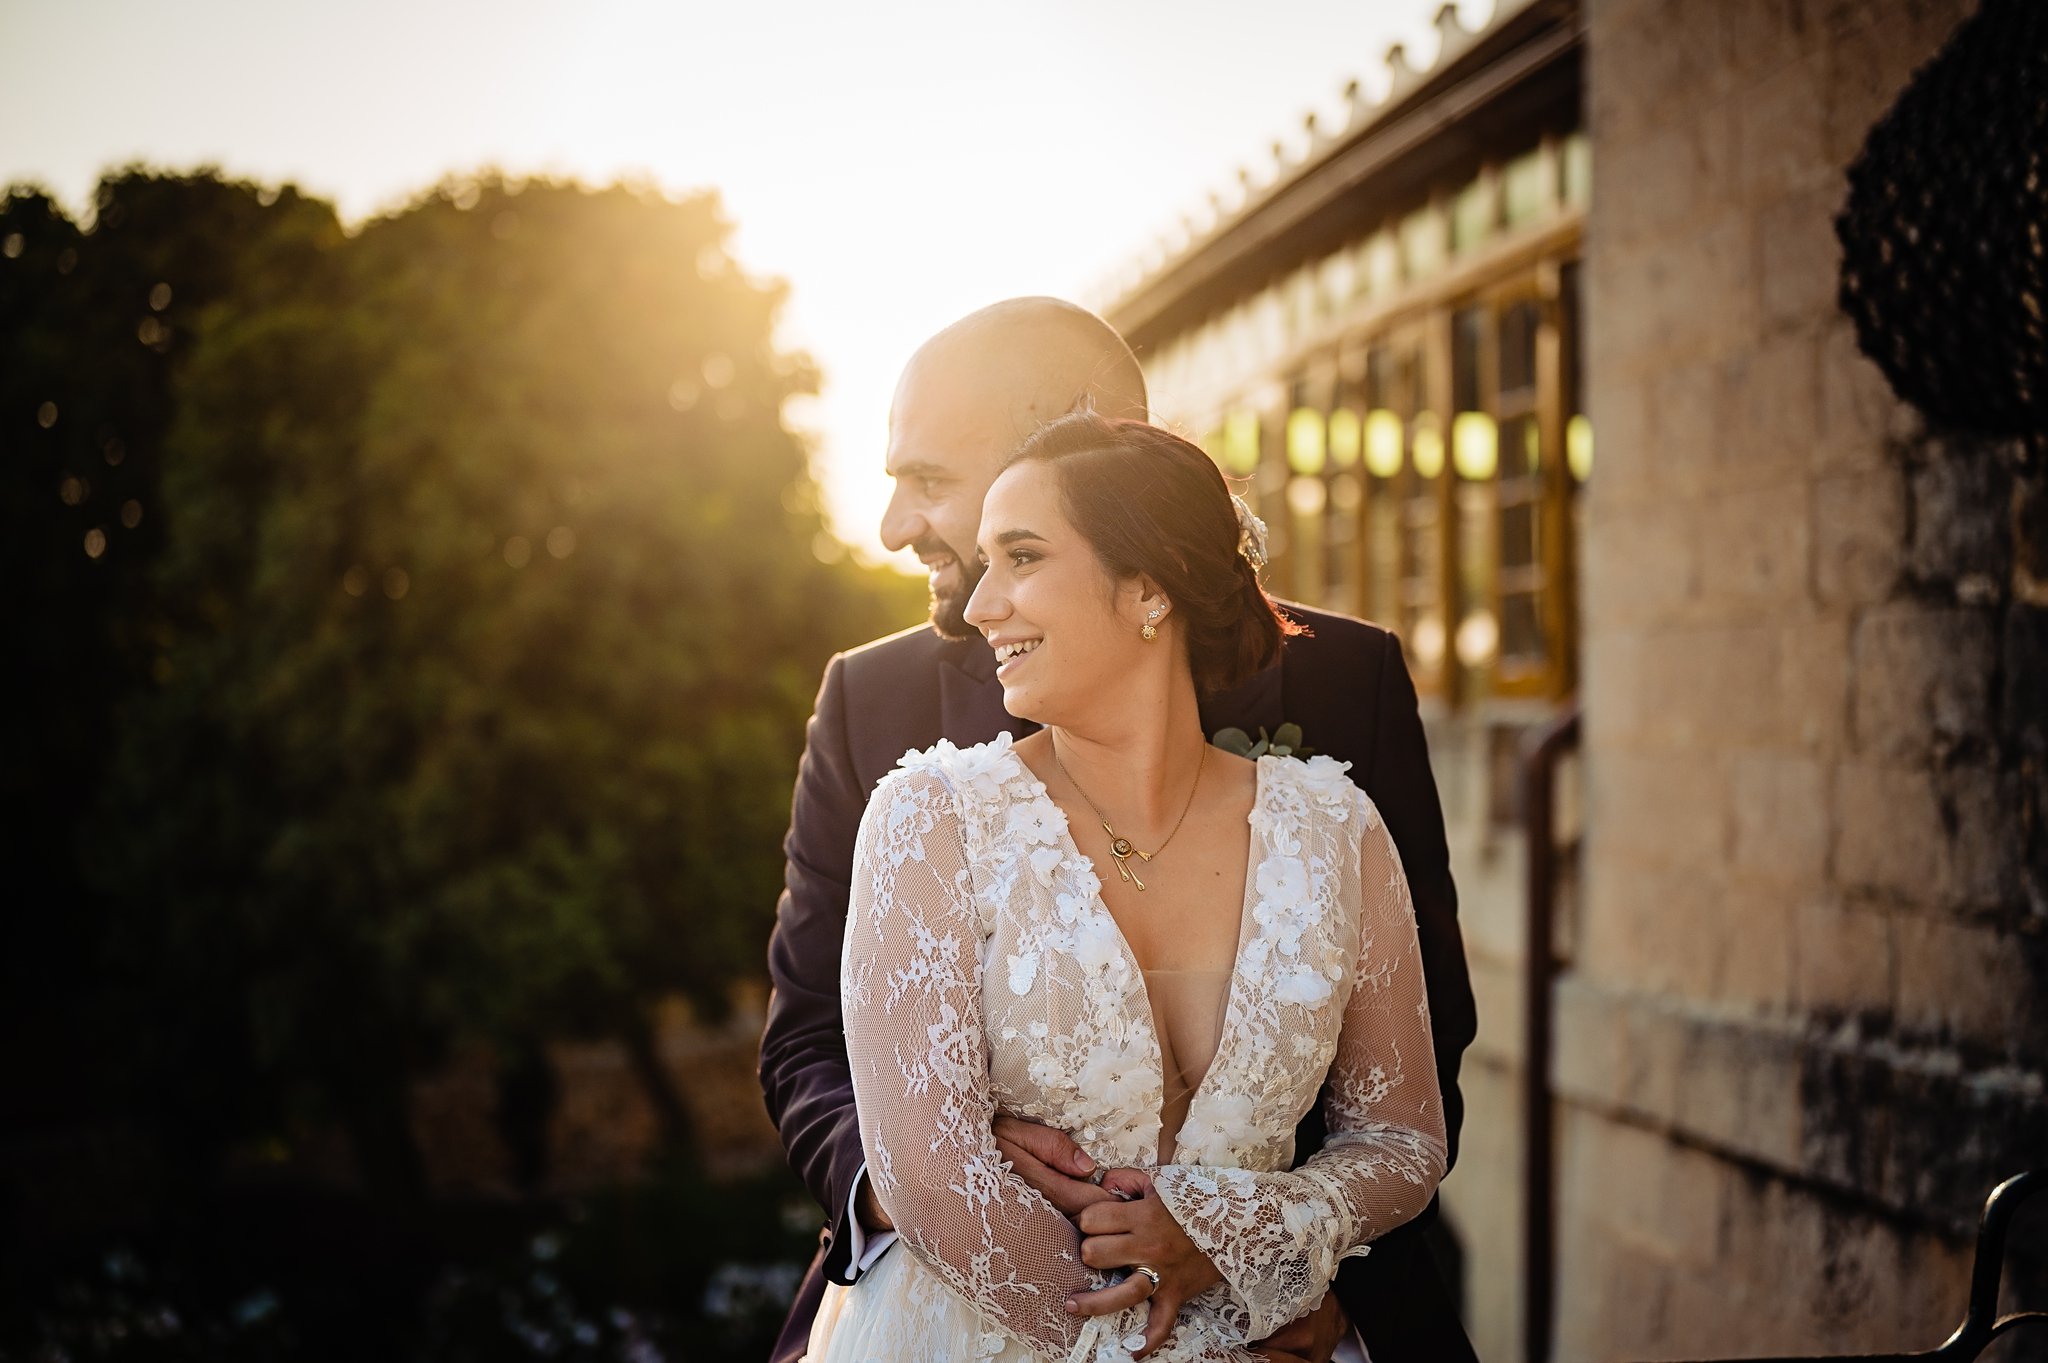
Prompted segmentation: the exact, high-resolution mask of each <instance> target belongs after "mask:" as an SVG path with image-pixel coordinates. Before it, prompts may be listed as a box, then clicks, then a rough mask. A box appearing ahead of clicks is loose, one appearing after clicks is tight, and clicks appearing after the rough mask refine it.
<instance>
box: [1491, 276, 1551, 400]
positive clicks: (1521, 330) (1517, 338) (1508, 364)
mask: <svg viewBox="0 0 2048 1363" xmlns="http://www.w3.org/2000/svg"><path fill="white" fill-rule="evenodd" d="M1541 316H1542V314H1541V313H1540V312H1539V311H1538V309H1537V306H1536V303H1535V302H1534V300H1524V301H1522V302H1520V303H1515V304H1511V305H1510V306H1509V307H1508V308H1507V309H1506V310H1504V311H1503V312H1502V313H1501V315H1500V392H1501V397H1502V398H1507V397H1509V396H1510V395H1522V394H1527V393H1530V392H1533V391H1534V390H1535V387H1536V326H1537V322H1538V320H1539V319H1540V318H1541Z"/></svg>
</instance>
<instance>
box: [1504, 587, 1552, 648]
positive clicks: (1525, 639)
mask: <svg viewBox="0 0 2048 1363" xmlns="http://www.w3.org/2000/svg"><path fill="white" fill-rule="evenodd" d="M1500 609H1501V640H1500V651H1501V656H1502V657H1503V658H1512V659H1514V660H1515V661H1517V662H1520V663H1540V662H1541V661H1542V660H1543V658H1544V655H1545V653H1546V652H1547V650H1546V649H1545V648H1544V646H1543V622H1542V619H1541V617H1540V616H1539V615H1538V614H1537V611H1536V598H1535V596H1534V595H1531V594H1527V593H1521V592H1518V593H1516V594H1515V595H1513V596H1504V597H1502V598H1501V603H1500Z"/></svg>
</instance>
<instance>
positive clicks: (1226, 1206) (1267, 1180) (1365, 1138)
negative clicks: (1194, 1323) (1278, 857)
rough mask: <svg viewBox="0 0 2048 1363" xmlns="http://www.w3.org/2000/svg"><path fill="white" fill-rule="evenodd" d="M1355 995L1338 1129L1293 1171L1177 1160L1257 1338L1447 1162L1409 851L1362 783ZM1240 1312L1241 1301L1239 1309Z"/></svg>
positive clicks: (1177, 1181)
mask: <svg viewBox="0 0 2048 1363" xmlns="http://www.w3.org/2000/svg"><path fill="white" fill-rule="evenodd" d="M1358 808H1359V810H1360V811H1361V813H1362V816H1363V822H1364V824H1365V827H1364V830H1363V835H1362V837H1361V839H1360V843H1359V861H1358V870H1359V875H1358V880H1357V882H1356V885H1357V893H1358V895H1359V897H1360V901H1361V902H1360V912H1359V918H1358V934H1357V938H1356V955H1355V958H1354V960H1353V969H1352V970H1351V972H1350V976H1351V981H1352V984H1351V993H1350V996H1349V998H1348V1000H1347V1001H1346V1002H1345V1004H1344V1015H1343V1022H1342V1026H1341V1030H1340V1032H1339V1035H1338V1038H1337V1045H1336V1052H1335V1055H1334V1057H1333V1059H1332V1062H1331V1066H1330V1071H1329V1077H1328V1080H1327V1082H1326V1084H1325V1086H1324V1089H1323V1093H1322V1105H1323V1113H1324V1116H1325V1118H1326V1120H1327V1121H1328V1124H1329V1138H1328V1140H1327V1141H1326V1143H1325V1144H1324V1146H1323V1148H1322V1149H1321V1150H1320V1151H1318V1152H1317V1153H1315V1154H1314V1155H1312V1156H1311V1157H1310V1158H1309V1159H1308V1160H1307V1161H1306V1162H1305V1163H1304V1164H1303V1165H1302V1166H1301V1167H1300V1168H1298V1169H1295V1170H1293V1171H1290V1172H1277V1173H1255V1172H1252V1171H1249V1170H1244V1169H1229V1168H1219V1167H1215V1166H1210V1165H1168V1166H1165V1167H1164V1168H1162V1169H1161V1170H1160V1171H1159V1173H1158V1175H1157V1176H1156V1178H1155V1184H1156V1186H1157V1188H1158V1190H1159V1193H1160V1196H1161V1197H1162V1198H1163V1199H1164V1200H1165V1202H1166V1205H1167V1208H1168V1210H1170V1211H1171V1212H1172V1213H1173V1216H1174V1219H1175V1220H1176V1221H1177V1222H1179V1223H1180V1226H1181V1228H1182V1229H1183V1230H1185V1231H1186V1232H1187V1234H1188V1237H1189V1238H1190V1239H1192V1240H1193V1241H1194V1242H1195V1244H1196V1245H1197V1246H1199V1247H1200V1248H1201V1249H1202V1251H1203V1252H1204V1253H1206V1254H1207V1255H1208V1256H1209V1258H1210V1259H1211V1260H1212V1261H1213V1262H1214V1263H1215V1265H1216V1267H1217V1268H1218V1270H1220V1271H1221V1272H1222V1274H1223V1278H1224V1285H1225V1287H1227V1289H1228V1291H1229V1294H1230V1297H1231V1299H1232V1303H1233V1305H1234V1306H1235V1307H1237V1308H1239V1309H1241V1310H1242V1311H1243V1313H1244V1316H1243V1319H1242V1321H1241V1322H1240V1323H1241V1326H1242V1328H1243V1330H1244V1337H1245V1338H1246V1339H1248V1340H1256V1339H1262V1338H1264V1337H1266V1336H1267V1335H1270V1334H1272V1333H1273V1332H1274V1331H1276V1330H1278V1329H1280V1328H1281V1327H1282V1326H1284V1325H1286V1324H1287V1323H1288V1322H1290V1321H1292V1320H1294V1319H1296V1318H1297V1317H1299V1316H1300V1315H1302V1314H1303V1313H1304V1312H1305V1311H1308V1310H1310V1309H1311V1308H1313V1307H1314V1306H1315V1305H1316V1304H1318V1303H1319V1302H1320V1301H1321V1300H1322V1297H1323V1293H1324V1292H1325V1291H1326V1290H1327V1289H1328V1287H1329V1284H1330V1280H1331V1279H1332V1278H1333V1277H1335V1276H1336V1271H1337V1264H1338V1261H1339V1260H1341V1259H1343V1258H1346V1257H1349V1256H1350V1255H1354V1254H1363V1253H1365V1252H1366V1249H1367V1246H1368V1243H1369V1242H1370V1241H1372V1240H1373V1239H1375V1238H1376V1237H1378V1236H1380V1235H1383V1234H1385V1233H1386V1232H1387V1231H1389V1230H1392V1229H1393V1228H1394V1227H1395V1226H1398V1225H1400V1224H1401V1223H1403V1222H1404V1221H1407V1220H1409V1219H1410V1218H1411V1217H1413V1216H1415V1215H1416V1214H1418V1213H1419V1212H1421V1211H1422V1210H1423V1209H1424V1208H1425V1207H1427V1206H1428V1205H1429V1200H1430V1198H1431V1197H1432V1196H1433V1195H1434V1194H1435V1192H1436V1186H1437V1183H1438V1181H1439V1180H1441V1179H1442V1178H1443V1174H1444V1168H1445V1148H1444V1116H1443V1104H1442V1100H1441V1097H1440V1094H1439V1090H1438V1086H1437V1077H1436V1064H1435V1057H1434V1055H1433V1053H1432V1051H1431V1047H1430V1030H1429V1002H1428V995H1427V993H1426V991H1425V989H1424V985H1423V976H1422V960H1421V953H1420V950H1419V948H1418V946H1417V943H1416V931H1415V915H1414V910H1413V908H1412V906H1411V904H1410V901H1409V896H1408V881H1407V878H1406V876H1405V875H1403V873H1402V870H1401V862H1400V854H1399V853H1398V852H1397V851H1396V850H1395V848H1394V843H1393V839H1392V838H1391V837H1390V836H1389V835H1388V833H1387V830H1386V827H1385V825H1384V824H1383V823H1381V822H1380V820H1379V818H1378V815H1377V811H1375V810H1374V809H1373V808H1372V806H1371V803H1370V802H1369V801H1367V800H1365V799H1364V797H1363V796H1362V795H1361V796H1359V797H1358ZM1232 1314H1234V1313H1232Z"/></svg>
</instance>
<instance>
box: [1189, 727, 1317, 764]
mask: <svg viewBox="0 0 2048 1363" xmlns="http://www.w3.org/2000/svg"><path fill="white" fill-rule="evenodd" d="M1209 741H1210V742H1211V743H1213V744H1215V745H1216V746H1217V747H1219V748H1221V749H1223V751H1225V752H1234V753H1236V754H1237V755H1238V756H1239V757H1249V758H1253V759H1257V758H1261V757H1303V758H1306V757H1313V756H1315V751H1316V750H1315V749H1314V748H1311V747H1308V746H1307V745H1306V744H1304V743H1303V742H1302V741H1301V726H1300V725H1299V724H1283V725H1281V726H1280V727H1279V728H1277V729H1275V730H1274V731H1273V733H1272V735H1271V736H1270V737H1268V736H1267V734H1266V726H1265V725H1263V724H1261V725H1260V726H1259V736H1258V738H1257V739H1253V737H1252V736H1251V735H1250V734H1248V733H1246V732H1245V731H1244V730H1242V729H1236V728H1232V729H1218V730H1217V731H1216V736H1215V737H1214V738H1211V739H1210V740H1209Z"/></svg>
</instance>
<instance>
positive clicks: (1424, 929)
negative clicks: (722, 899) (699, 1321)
mask: <svg viewBox="0 0 2048 1363" xmlns="http://www.w3.org/2000/svg"><path fill="white" fill-rule="evenodd" d="M1288 610H1289V613H1290V614H1292V615H1294V616H1295V617H1297V618H1298V619H1300V620H1301V621H1302V622H1303V623H1304V624H1306V625H1307V626H1308V627H1309V628H1310V629H1311V630H1312V631H1314V632H1313V634H1311V635H1308V636H1304V637H1300V638H1296V639H1292V640H1290V641H1288V643H1287V645H1286V647H1285V648H1284V649H1283V650H1282V656H1281V660H1280V662H1279V663H1277V664H1275V665H1274V666H1272V667H1269V668H1267V669H1266V670H1265V671H1263V672H1261V673H1259V674H1258V675H1257V676H1255V677H1253V678H1252V679H1251V680H1249V681H1248V682H1246V683H1245V684H1244V685H1243V686H1240V687H1238V688H1236V689H1235V690H1233V691H1230V692H1227V693H1224V694H1221V695H1217V696H1212V697H1210V698H1209V699H1208V700H1206V701H1204V702H1203V704H1202V729H1203V732H1204V733H1207V734H1214V733H1215V732H1216V730H1218V729H1220V728H1223V727H1225V726H1229V725H1235V726H1237V727H1238V728H1241V729H1244V730H1246V731H1247V732H1251V733H1256V731H1257V730H1258V728H1259V727H1260V726H1261V725H1263V726H1265V728H1266V729H1267V731H1268V732H1271V731H1273V730H1274V729H1277V728H1278V727H1279V726H1280V725H1281V724H1282V723H1283V722H1290V721H1291V722H1292V723H1295V724H1298V725H1300V726H1301V729H1302V733H1303V735H1304V741H1305V742H1306V743H1307V744H1308V746H1309V747H1311V748H1313V749H1314V750H1315V751H1316V752H1319V753H1327V754H1329V755H1330V756H1332V757H1335V758H1337V759H1338V760H1339V761H1345V762H1349V763H1351V779H1352V780H1353V781H1355V782H1357V783H1358V784H1359V785H1360V786H1362V787H1364V789H1365V791H1366V793H1367V794H1369V795H1371V796H1372V798H1373V802H1374V803H1375V804H1377V805H1378V806H1379V809H1380V813H1381V815H1382V816H1383V817H1384V818H1385V819H1386V822H1387V828H1388V830H1389V832H1391V833H1392V834H1393V838H1394V844H1395V846H1396V847H1398V848H1399V849H1400V851H1401V863H1402V866H1403V867H1404V868H1405V869H1406V871H1407V874H1408V884H1409V889H1410V891H1411V893H1412V895H1413V897H1414V901H1415V918H1416V925H1417V928H1418V930H1419V934H1420V937H1421V946H1422V969H1423V974H1424V977H1425V979H1426V982H1427V985H1428V989H1429V1008H1430V1024H1431V1031H1432V1034H1433V1037H1434V1040H1435V1044H1436V1063H1437V1074H1438V1078H1439V1079H1440V1081H1441V1083H1442V1086H1443V1098H1444V1124H1445V1127H1446V1130H1447V1131H1448V1133H1449V1136H1450V1154H1451V1158H1452V1159H1453V1160H1455V1159H1456V1158H1457V1152H1458V1128H1459V1126H1460V1124H1461V1122H1462V1119H1463V1116H1464V1102H1463V1099H1462V1098H1461V1096H1460V1094H1459V1092H1458V1061H1459V1058H1460V1057H1461V1056H1462V1055H1463V1054H1464V1051H1465V1047H1466V1046H1467V1045H1469V1044H1470V1043H1471V1041H1472V1036H1473V1033H1474V1031H1475V1030H1476V1028H1477V1018H1476V1015H1475V1013H1474V1011H1473V1004H1472V985H1471V979H1470V977H1469V975H1468V974H1467V972H1466V968H1465V948H1464V943H1463V941H1462V940H1461V939H1460V937H1459V934H1458V899H1457V891H1456V889H1455V888H1454V887H1453V886H1452V884H1451V868H1450V855H1449V852H1448V850H1447V848H1446V847H1445V844H1444V820H1443V809H1442V806H1441V805H1440V804H1439V803H1438V801H1437V793H1436V780H1435V778H1434V776H1433V775H1432V774H1431V772H1430V767H1429V752H1428V748H1427V745H1426V743H1425V740H1424V738H1423V733H1422V721H1421V718H1420V716H1419V715H1418V714H1417V713H1416V705H1415V687H1414V683H1413V682H1412V681H1411V680H1410V679H1409V676H1408V668H1407V665H1406V664H1405V663H1404V662H1403V660H1402V657H1401V646H1400V643H1399V642H1398V641H1397V640H1396V639H1395V638H1394V636H1393V635H1391V634H1389V633H1387V632H1386V631H1385V630H1382V629H1378V628H1376V627H1374V626H1372V625H1368V624H1366V623H1364V622H1363V621H1359V620H1354V619H1351V618H1349V617H1347V616H1339V615H1330V614H1327V613H1324V612H1321V611H1313V610H1309V609H1306V608H1304V607H1300V606H1289V607H1288ZM1033 727H1035V726H1032V725H1028V724H1025V723H1024V722H1023V721H1020V720H1017V719H1015V718H1013V717H1012V716H1011V715H1010V714H1009V713H1008V712H1006V711H1005V710H1004V709H1003V693H1002V687H1001V686H1000V685H999V684H998V683H997V682H996V680H995V655H994V654H993V653H992V652H991V651H990V650H989V647H988V645H987V644H985V643H983V642H982V641H981V640H980V639H969V640H965V641H961V642H949V641H947V640H944V639H941V638H939V637H938V636H937V635H936V634H934V633H932V631H931V630H930V629H929V628H926V627H923V626H920V627H918V628H916V629H913V630H907V631H905V632H904V633H901V634H894V635H891V636H889V637H888V638H886V639H880V640H877V641H876V642H874V643H872V644H868V645H866V646H865V647H862V648H858V649H854V650H853V651H851V652H849V653H842V654H840V655H838V656H837V657H835V658H833V659H832V661H831V663H830V664H829V665H827V667H826V669H825V681H824V685H823V686H822V687H821V688H820V689H819V691H818V703H817V708H816V710H815V711H814V712H813V713H812V715H811V722H810V726H809V729H808V732H807V734H806V736H805V744H804V756H803V763H802V765H801V766H800V767H799V768H798V772H797V781H796V796H795V800H794V802H793V806H792V809H791V814H790V826H789V836H788V838H787V839H786V840H785V842H784V844H783V848H784V852H785V855H786V856H787V858H788V867H787V872H786V877H785V889H784V891H783V895H782V901H781V903H780V905H779V906H778V908H777V911H776V923H775V932H774V935H773V937H771V938H770V940H769V944H768V970H769V974H770V976H771V977H772V979H773V982H774V986H775V992H774V995H773V997H772V998H771V999H770V1001H769V1005H768V1025H767V1029H766V1031H765V1032H764V1034H763V1035H762V1038H761V1090H762V1092H763V1094H764V1095H765V1096H766V1097H767V1100H768V1112H769V1115H770V1116H771V1117H772V1118H773V1119H774V1121H775V1125H776V1127H777V1128H778V1129H779V1130H780V1131H781V1133H782V1143H783V1146H784V1147H785V1149H786V1150H787V1151H788V1153H789V1161H790V1165H791V1167H793V1168H794V1169H795V1170H796V1172H797V1173H798V1174H799V1175H800V1176H801V1177H802V1178H803V1180H804V1182H805V1184H807V1185H808V1186H809V1188H810V1190H811V1192H812V1194H813V1195H814V1196H816V1197H817V1199H818V1201H819V1203H820V1204H821V1205H822V1206H823V1207H824V1209H825V1216H826V1226H825V1230H824V1232H823V1234H822V1235H821V1236H820V1237H819V1238H820V1241H821V1244H820V1248H819V1252H818V1257H817V1259H816V1261H815V1262H813V1263H812V1265H811V1269H810V1272H809V1274H808V1275H807V1276H806V1277H805V1279H804V1283H803V1286H802V1287H801V1288H800V1289H799V1291H798V1293H797V1298H796V1304H795V1307H794V1309H793V1310H792V1312H791V1314H790V1318H789V1323H788V1325H787V1326H786V1327H785V1328H784V1330H783V1335H782V1339H781V1342H780V1343H778V1344H777V1346H776V1350H775V1354H774V1358H775V1360H776V1363H793V1361H794V1360H795V1359H797V1358H798V1357H800V1356H801V1355H802V1353H803V1350H804V1345H805V1342H806V1337H807V1335H808V1333H809V1330H810V1324H811V1319H812V1317H813V1316H814V1315H815V1314H816V1313H817V1309H818V1302H819V1300H820V1298H821V1296H822V1294H823V1292H824V1286H825V1282H826V1280H827V1279H830V1280H831V1281H833V1282H847V1281H849V1280H850V1279H849V1276H848V1273H849V1267H850V1265H849V1257H850V1256H849V1249H850V1243H851V1237H850V1236H849V1235H848V1234H847V1226H846V1220H847V1215H846V1204H847V1199H848V1196H849V1194H850V1193H851V1192H852V1190H853V1185H854V1180H855V1178H856V1177H857V1176H858V1174H859V1173H860V1170H861V1166H862V1163H863V1161H864V1159H865V1156H864V1154H863V1152H862V1148H861V1140H860V1127H859V1124H858V1122H857V1120H856V1119H855V1116H854V1107H853V1078H852V1073H851V1069H850V1067H849V1064H848V1061H847V1058H846V1035H845V1031H844V1029H843V1026H842V1023H841V1019H840V1013H839V956H840V945H841V940H842V938H843V936H844V933H845V928H846V905H847V898H848V889H849V885H850V883H851V880H852V874H853V844H854V839H855V835H856V834H857V832H858V831H859V828H860V820H861V813H862V811H863V810H864V809H865V808H866V806H867V800H868V795H869V793H870V792H872V791H873V790H874V788H875V783H876V782H877V781H879V780H880V779H881V778H882V777H883V776H884V775H886V774H887V773H888V772H889V770H890V769H891V768H893V767H894V766H895V765H896V761H897V759H898V758H900V757H902V756H903V754H904V753H905V752H907V751H909V750H910V749H913V748H927V747H930V746H931V745H932V744H934V743H936V742H938V741H939V740H940V739H941V738H948V739H951V740H952V741H953V742H954V743H956V744H960V745H961V746H966V745H968V744H972V743H981V742H985V741H987V740H988V739H991V738H994V737H995V736H996V735H997V734H998V733H1001V732H1003V731H1005V730H1007V731H1009V732H1011V733H1014V734H1018V735H1020V736H1021V735H1022V734H1023V733H1025V732H1027V731H1029V730H1030V729H1031V728H1033ZM1317 1122H1318V1119H1317V1117H1316V1116H1315V1114H1311V1115H1310V1118H1309V1120H1308V1122H1305V1123H1304V1124H1303V1129H1302V1133H1301V1139H1300V1141H1299V1143H1298V1149H1299V1151H1300V1154H1301V1155H1302V1156H1303V1157H1305V1156H1306V1155H1307V1154H1308V1153H1310V1152H1312V1151H1313V1150H1315V1149H1317V1148H1318V1147H1319V1146H1320V1145H1321V1144H1322V1139H1323V1133H1322V1130H1321V1128H1320V1126H1319V1125H1317ZM1433 1206H1434V1204H1432V1208H1433ZM1429 1215H1430V1213H1425V1218H1427V1216H1429ZM1336 1290H1337V1296H1338V1300H1339V1301H1340V1302H1342V1303H1343V1305H1344V1309H1345V1312H1346V1314H1348V1315H1349V1316H1350V1317H1351V1319H1352V1321H1353V1322H1354V1323H1355V1324H1356V1325H1357V1326H1358V1327H1359V1330H1360V1332H1361V1334H1363V1336H1364V1338H1365V1342H1366V1346H1367V1348H1368V1349H1369V1350H1370V1351H1371V1353H1372V1356H1373V1360H1374V1363H1404V1361H1405V1360H1408V1359H1417V1360H1421V1359H1428V1360H1432V1363H1434V1361H1435V1360H1457V1359H1461V1358H1469V1357H1470V1356H1471V1346H1470V1345H1469V1344H1468V1343H1467V1342H1466V1341H1465V1338H1464V1333H1463V1330H1462V1328H1461V1327H1460V1325H1459V1323H1458V1320H1457V1316H1456V1312H1455V1310H1454V1308H1453V1305H1452V1303H1451V1300H1450V1298H1449V1296H1448V1294H1447V1293H1446V1292H1445V1290H1444V1287H1443V1284H1442V1281H1441V1280H1440V1279H1439V1278H1438V1277H1437V1275H1436V1273H1435V1271H1434V1269H1433V1268H1432V1267H1431V1266H1430V1263H1429V1259H1428V1255H1427V1252H1426V1250H1425V1248H1424V1246H1423V1244H1422V1240H1421V1235H1420V1222H1416V1223H1411V1224H1410V1225H1408V1226H1404V1227H1401V1228H1399V1229H1397V1230H1395V1231H1393V1232H1391V1233H1390V1234H1388V1235H1386V1236H1384V1237H1382V1238H1381V1239H1379V1240H1377V1241H1375V1242H1374V1244H1373V1251H1372V1253H1371V1254H1369V1255H1367V1256H1365V1257H1364V1258H1354V1259H1347V1260H1345V1261H1344V1266H1343V1268H1342V1269H1341V1270H1340V1271H1339V1273H1338V1277H1337V1284H1336Z"/></svg>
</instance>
